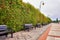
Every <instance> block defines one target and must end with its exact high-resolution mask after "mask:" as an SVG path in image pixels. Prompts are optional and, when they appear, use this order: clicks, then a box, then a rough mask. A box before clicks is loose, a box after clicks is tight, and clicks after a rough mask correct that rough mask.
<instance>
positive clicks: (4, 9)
mask: <svg viewBox="0 0 60 40" xmlns="http://www.w3.org/2000/svg"><path fill="white" fill-rule="evenodd" d="M49 22H51V19H50V18H48V17H46V16H45V15H44V14H42V13H41V12H40V11H39V10H38V9H37V8H35V7H34V6H33V5H31V4H29V3H24V2H22V0H0V25H3V24H4V25H7V26H8V27H9V28H12V29H13V31H19V30H22V29H23V26H21V25H23V24H25V23H32V24H33V25H35V24H36V23H41V24H42V23H49Z"/></svg>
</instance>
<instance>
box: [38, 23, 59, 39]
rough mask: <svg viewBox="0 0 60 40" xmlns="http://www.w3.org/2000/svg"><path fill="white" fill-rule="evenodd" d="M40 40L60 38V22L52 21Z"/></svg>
mask: <svg viewBox="0 0 60 40" xmlns="http://www.w3.org/2000/svg"><path fill="white" fill-rule="evenodd" d="M38 40H60V23H59V24H58V23H52V24H51V25H50V27H49V28H48V29H47V30H46V31H45V32H44V33H43V34H42V35H41V36H40V37H39V38H38Z"/></svg>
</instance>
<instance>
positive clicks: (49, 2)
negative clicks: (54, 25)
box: [23, 0, 60, 20]
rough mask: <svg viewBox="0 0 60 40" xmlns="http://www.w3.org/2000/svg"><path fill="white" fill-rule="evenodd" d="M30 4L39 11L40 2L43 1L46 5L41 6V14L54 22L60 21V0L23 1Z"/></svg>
mask: <svg viewBox="0 0 60 40" xmlns="http://www.w3.org/2000/svg"><path fill="white" fill-rule="evenodd" d="M23 1H24V2H29V3H30V4H32V5H33V6H34V7H36V8H38V9H39V6H40V2H41V1H43V2H44V3H45V5H44V6H43V5H41V12H42V13H43V14H45V15H46V16H48V17H50V18H51V19H52V20H55V19H56V18H59V19H60V0H23Z"/></svg>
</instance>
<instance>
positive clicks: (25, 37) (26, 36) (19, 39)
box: [0, 24, 50, 40]
mask: <svg viewBox="0 0 60 40" xmlns="http://www.w3.org/2000/svg"><path fill="white" fill-rule="evenodd" d="M49 25H50V24H49ZM49 25H46V26H43V27H41V28H36V29H33V30H30V31H29V32H28V31H20V32H16V33H14V34H13V36H14V37H13V38H10V34H9V35H8V37H5V36H1V37H0V40H37V39H38V37H39V36H40V35H41V34H42V33H43V32H44V31H45V30H46V29H47V28H48V27H49Z"/></svg>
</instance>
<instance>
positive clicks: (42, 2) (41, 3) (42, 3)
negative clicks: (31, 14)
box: [39, 1, 44, 11]
mask: <svg viewBox="0 0 60 40" xmlns="http://www.w3.org/2000/svg"><path fill="white" fill-rule="evenodd" d="M42 5H44V1H41V2H40V7H39V8H40V11H41V6H42Z"/></svg>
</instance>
